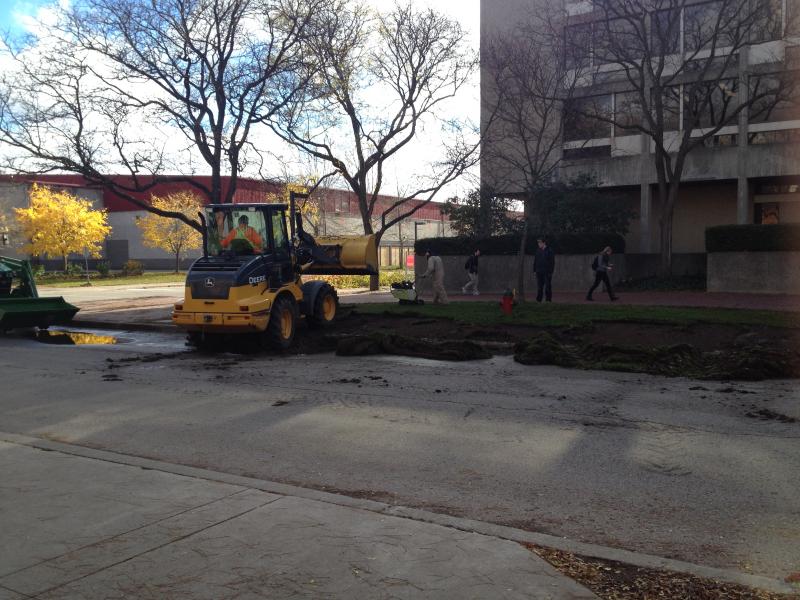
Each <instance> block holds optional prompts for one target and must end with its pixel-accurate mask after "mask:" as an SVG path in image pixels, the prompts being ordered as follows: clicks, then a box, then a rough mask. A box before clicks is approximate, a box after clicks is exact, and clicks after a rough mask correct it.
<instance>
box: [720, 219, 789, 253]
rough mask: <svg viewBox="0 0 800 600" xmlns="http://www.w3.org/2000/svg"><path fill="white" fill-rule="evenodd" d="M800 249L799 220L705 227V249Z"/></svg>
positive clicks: (748, 250)
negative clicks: (797, 221)
mask: <svg viewBox="0 0 800 600" xmlns="http://www.w3.org/2000/svg"><path fill="white" fill-rule="evenodd" d="M790 251H800V224H793V223H785V224H779V225H719V226H717V227H709V228H707V229H706V252H790Z"/></svg>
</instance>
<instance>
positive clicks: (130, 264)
mask: <svg viewBox="0 0 800 600" xmlns="http://www.w3.org/2000/svg"><path fill="white" fill-rule="evenodd" d="M137 275H144V265H143V264H142V263H140V262H139V261H138V260H129V261H127V262H126V263H125V264H124V265H122V276H123V277H132V276H137Z"/></svg>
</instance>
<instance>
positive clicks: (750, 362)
mask: <svg viewBox="0 0 800 600" xmlns="http://www.w3.org/2000/svg"><path fill="white" fill-rule="evenodd" d="M798 348H800V330H795V329H785V328H778V327H765V326H746V325H721V324H708V323H694V324H691V325H674V324H664V323H651V322H627V321H626V322H613V321H611V322H603V323H602V324H598V325H592V324H590V325H581V326H577V327H541V326H529V325H512V324H496V325H486V326H481V325H469V324H464V323H459V322H456V321H453V320H450V319H442V318H421V317H419V316H408V315H395V314H387V313H384V314H361V313H359V312H358V310H357V309H348V310H343V311H342V313H341V314H340V316H339V318H338V319H337V321H336V322H334V323H333V324H332V325H331V326H330V327H328V328H325V329H322V330H317V329H311V328H306V327H305V325H301V327H300V330H299V331H298V332H297V336H296V337H295V343H294V346H293V348H292V349H291V350H290V351H289V352H290V353H292V354H315V353H320V352H336V353H337V354H339V355H343V356H359V355H374V354H395V355H401V356H413V357H419V358H428V359H434V360H448V361H463V360H479V359H485V358H489V357H490V356H492V355H493V354H498V353H506V354H511V353H513V354H514V358H515V360H516V361H517V362H519V363H522V364H529V365H556V366H562V367H567V368H579V369H599V370H611V371H624V372H634V373H649V374H653V375H663V376H668V377H691V378H696V379H710V380H749V381H758V380H763V379H782V378H795V377H798V376H800V352H798ZM224 349H225V350H226V351H234V352H239V353H243V354H248V353H254V352H260V349H259V348H258V344H255V343H250V344H248V343H247V342H246V341H244V340H241V339H237V340H236V341H235V345H233V346H232V345H231V344H225V345H224Z"/></svg>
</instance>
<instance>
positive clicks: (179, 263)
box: [175, 250, 181, 273]
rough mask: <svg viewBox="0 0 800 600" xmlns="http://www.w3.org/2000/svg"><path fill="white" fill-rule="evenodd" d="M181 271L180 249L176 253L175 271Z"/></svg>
mask: <svg viewBox="0 0 800 600" xmlns="http://www.w3.org/2000/svg"><path fill="white" fill-rule="evenodd" d="M180 271H181V251H180V250H178V251H177V252H176V253H175V273H180Z"/></svg>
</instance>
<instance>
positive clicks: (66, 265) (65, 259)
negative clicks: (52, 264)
mask: <svg viewBox="0 0 800 600" xmlns="http://www.w3.org/2000/svg"><path fill="white" fill-rule="evenodd" d="M68 266H69V265H68V264H67V255H66V254H65V255H64V275H66V274H67V267H68Z"/></svg>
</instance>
